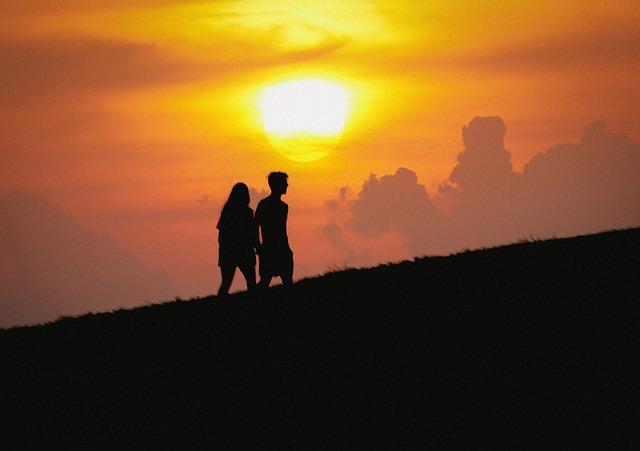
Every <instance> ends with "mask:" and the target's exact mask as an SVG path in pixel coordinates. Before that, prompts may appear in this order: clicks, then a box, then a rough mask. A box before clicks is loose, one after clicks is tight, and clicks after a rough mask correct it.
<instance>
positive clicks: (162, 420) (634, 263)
mask: <svg viewBox="0 0 640 451" xmlns="http://www.w3.org/2000/svg"><path fill="white" fill-rule="evenodd" d="M639 298H640V228H638V229H630V230H623V231H610V232H604V233H600V234H596V235H589V236H580V237H574V238H565V239H553V240H547V241H532V242H523V243H517V244H513V245H508V246H502V247H497V248H491V249H483V250H477V251H466V252H462V253H459V254H456V255H451V256H448V257H425V258H417V259H415V260H414V261H406V262H402V263H398V264H389V265H382V266H378V267H375V268H369V269H359V270H356V269H351V270H345V271H338V272H332V273H328V274H326V275H324V276H321V277H316V278H310V279H304V280H301V281H299V282H297V283H296V284H294V285H293V286H292V287H283V286H277V287H272V288H270V289H268V290H266V291H264V292H257V293H246V292H242V293H236V294H232V295H229V296H227V297H224V298H217V297H210V298H204V299H194V300H191V301H179V300H177V301H174V302H169V303H166V304H162V305H154V306H148V307H143V308H138V309H133V310H120V311H116V312H113V313H103V314H95V315H93V314H89V315H85V316H82V317H78V318H65V319H61V320H59V321H56V322H54V323H50V324H45V325H40V326H35V327H23V328H15V329H10V330H0V361H1V362H2V363H1V370H0V371H1V372H0V383H1V387H2V395H1V399H0V415H1V416H0V424H2V439H1V440H2V442H3V444H4V446H6V448H5V449H26V448H36V449H38V448H39V449H47V448H52V447H53V445H57V446H64V447H67V448H68V449H123V448H142V449H206V448H215V449H219V448H222V449H225V448H234V449H237V448H247V447H255V448H272V447H288V448H294V447H295V448H306V449H308V448H313V449H332V448H334V449H335V448H339V449H363V448H376V449H378V448H385V449H388V448H397V449H403V448H408V447H412V448H413V447H416V446H420V447H421V448H428V447H438V448H451V447H455V446H460V445H462V446H465V448H490V449H491V448H511V449H513V448H518V449H522V448H527V449H549V448H555V449H557V448H563V449H564V448H567V449H571V448H579V447H580V446H578V444H580V443H587V444H588V445H589V447H595V448H602V447H606V448H613V449H615V448H619V447H620V445H622V444H628V443H629V442H630V441H634V440H637V438H638V437H637V435H636V434H637V422H636V419H637V416H635V415H634V414H633V412H637V398H635V397H634V396H633V395H632V387H634V386H635V385H637V373H636V372H635V365H633V361H634V360H635V359H636V358H637V355H638V354H637V352H638V343H639V341H638V338H639V332H638V331H639V328H638V324H639V323H638V319H639V315H638V301H639ZM635 443H636V444H637V443H638V442H637V441H635Z"/></svg>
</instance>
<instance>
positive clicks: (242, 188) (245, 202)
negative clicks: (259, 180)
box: [222, 183, 251, 214]
mask: <svg viewBox="0 0 640 451" xmlns="http://www.w3.org/2000/svg"><path fill="white" fill-rule="evenodd" d="M250 201H251V198H250V197H249V187H248V186H247V185H245V184H244V183H236V184H235V185H233V188H231V193H229V199H228V200H227V202H226V203H225V204H224V207H223V208H222V214H225V213H227V212H228V211H229V210H240V209H242V208H247V207H248V206H249V202H250Z"/></svg>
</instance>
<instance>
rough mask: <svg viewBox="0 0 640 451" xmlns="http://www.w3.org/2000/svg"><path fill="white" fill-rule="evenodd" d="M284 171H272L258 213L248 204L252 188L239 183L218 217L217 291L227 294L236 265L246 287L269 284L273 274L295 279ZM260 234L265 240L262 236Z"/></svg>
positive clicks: (289, 280) (287, 280) (285, 281)
mask: <svg viewBox="0 0 640 451" xmlns="http://www.w3.org/2000/svg"><path fill="white" fill-rule="evenodd" d="M287 179H288V176H287V174H285V173H284V172H272V173H271V174H269V177H268V181H269V188H271V194H270V195H269V196H268V197H266V198H265V199H262V200H261V201H260V203H258V208H257V209H256V214H255V217H254V215H253V210H252V209H251V208H250V207H249V202H250V200H251V199H250V197H249V188H248V187H247V185H245V184H244V183H236V184H235V185H234V187H233V188H232V189H231V193H230V194H229V199H228V200H227V202H226V204H225V205H224V208H223V209H222V213H221V215H220V220H219V221H218V231H219V232H218V244H219V245H220V249H219V254H218V266H220V272H221V273H222V284H221V285H220V289H219V290H218V295H223V294H227V293H228V292H229V287H231V282H233V276H234V274H235V272H236V268H239V269H240V272H242V274H243V275H244V278H245V280H246V281H247V290H249V291H252V290H253V289H254V288H255V287H256V286H259V287H261V288H266V287H268V286H269V284H270V283H271V279H273V278H274V277H280V279H281V280H282V283H283V285H291V284H292V283H293V252H291V248H290V247H289V238H288V237H287V216H288V214H289V206H288V205H287V204H286V203H284V202H283V201H282V199H281V197H282V195H283V194H286V192H287V187H288V186H289V183H288V181H287ZM260 236H261V237H262V240H260ZM256 254H258V256H259V258H260V266H259V272H260V282H259V283H257V284H256V270H255V266H256Z"/></svg>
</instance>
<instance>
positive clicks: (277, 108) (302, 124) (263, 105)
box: [258, 79, 350, 161]
mask: <svg viewBox="0 0 640 451" xmlns="http://www.w3.org/2000/svg"><path fill="white" fill-rule="evenodd" d="M349 97H350V96H349V91H348V90H347V89H346V88H345V87H344V86H342V85H340V84H338V83H335V82H331V81H326V80H320V79H300V80H293V81H287V82H283V83H279V84H277V85H273V86H270V87H268V88H266V89H265V90H264V91H263V92H262V94H261V95H260V98H259V100H258V105H259V108H260V112H261V113H262V122H263V125H264V130H265V132H266V133H267V137H268V138H269V141H270V142H271V145H272V146H273V147H274V148H275V149H276V150H277V151H279V152H280V153H281V154H282V155H284V156H285V157H287V158H289V159H291V160H295V161H316V160H319V159H320V158H323V157H325V156H327V155H328V154H329V152H330V151H331V149H332V148H333V147H335V145H336V144H337V143H338V142H339V141H340V138H341V136H342V132H343V130H344V124H345V121H346V119H347V113H348V109H349Z"/></svg>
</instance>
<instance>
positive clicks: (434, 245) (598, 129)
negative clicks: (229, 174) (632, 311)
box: [323, 117, 640, 266]
mask: <svg viewBox="0 0 640 451" xmlns="http://www.w3.org/2000/svg"><path fill="white" fill-rule="evenodd" d="M505 133H506V126H505V124H504V122H503V121H502V119H501V118H499V117H476V118H475V119H473V120H472V121H471V122H470V123H469V124H468V126H465V127H464V128H463V130H462V136H463V142H464V149H463V150H462V152H460V153H459V154H458V163H457V165H456V166H455V167H454V168H453V170H452V171H451V175H450V176H449V179H448V180H447V181H445V182H444V183H442V184H441V185H440V186H439V187H438V190H437V192H436V193H433V194H431V195H430V194H429V193H428V192H427V190H426V188H425V186H424V185H421V184H419V183H418V178H417V176H416V174H415V173H414V172H413V171H411V170H409V169H406V168H400V169H398V170H397V171H396V173H395V174H393V175H384V176H382V177H377V176H376V175H375V174H371V175H370V176H369V179H368V180H367V181H365V182H364V185H363V186H362V189H361V191H360V192H359V193H358V194H357V196H356V197H355V198H354V199H349V198H348V196H346V195H345V193H349V192H350V189H349V188H347V187H345V188H343V189H342V190H341V191H340V195H339V196H338V198H337V199H332V200H330V201H328V202H327V207H328V210H329V211H330V213H331V214H332V215H333V216H335V218H334V220H332V221H331V222H330V223H329V224H327V225H326V226H325V227H324V229H323V237H324V238H325V239H326V240H327V241H329V242H330V243H332V244H333V245H334V246H335V247H336V248H337V249H339V250H340V251H341V252H343V253H344V257H345V261H344V263H345V264H346V265H353V266H358V265H361V264H368V263H375V262H367V261H364V260H362V259H360V260H358V259H355V258H354V255H355V254H356V250H355V248H356V246H357V245H356V244H355V241H358V240H360V241H362V240H365V241H366V240H367V239H369V238H373V237H381V236H384V235H385V234H390V233H400V234H402V235H403V236H404V237H406V242H405V245H406V247H407V248H408V250H409V251H410V252H411V253H412V254H413V255H415V256H421V255H438V254H448V253H452V252H457V251H460V250H461V249H464V248H476V247H483V246H493V245H498V244H506V243H510V242H514V241H518V240H521V239H528V238H540V239H543V238H551V237H561V236H571V235H578V234H584V233H594V232H598V231H602V230H607V229H613V228H627V227H637V226H640V182H639V180H640V144H638V143H636V142H634V141H632V140H631V139H630V138H629V137H628V136H618V135H613V134H609V133H607V132H606V131H605V127H604V123H602V122H596V123H594V124H592V125H590V126H589V127H587V128H586V129H585V131H584V134H583V135H582V138H581V140H580V142H579V143H578V144H561V145H558V146H555V147H552V148H550V149H549V150H548V151H547V152H546V153H543V154H538V155H536V156H535V157H534V158H532V159H531V161H530V162H529V163H528V164H527V165H525V167H524V169H523V172H522V173H519V172H514V170H513V168H512V165H511V153H510V152H509V151H508V150H506V149H505V148H504V144H503V142H504V136H505ZM442 205H448V206H449V207H450V208H448V209H443V208H440V206H442ZM447 210H448V211H447ZM337 211H341V215H338V214H337V213H336V212H337ZM360 245H361V244H360Z"/></svg>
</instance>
